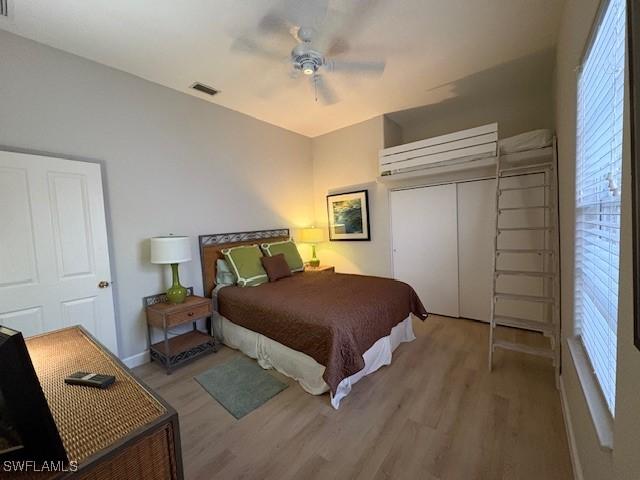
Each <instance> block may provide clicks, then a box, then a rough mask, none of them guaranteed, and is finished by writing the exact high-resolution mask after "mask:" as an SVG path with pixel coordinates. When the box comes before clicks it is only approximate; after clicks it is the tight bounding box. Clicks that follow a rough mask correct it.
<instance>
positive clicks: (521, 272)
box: [495, 270, 555, 278]
mask: <svg viewBox="0 0 640 480" xmlns="http://www.w3.org/2000/svg"><path fill="white" fill-rule="evenodd" d="M495 275H496V276H499V275H519V276H523V277H546V278H553V277H555V273H553V272H534V271H530V270H496V271H495Z"/></svg>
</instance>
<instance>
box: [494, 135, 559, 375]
mask: <svg viewBox="0 0 640 480" xmlns="http://www.w3.org/2000/svg"><path fill="white" fill-rule="evenodd" d="M550 150H551V151H552V153H550V154H548V155H546V157H545V158H543V160H544V161H541V160H538V161H537V162H536V163H528V164H521V165H517V164H515V165H514V164H513V163H509V162H508V161H505V160H504V159H503V158H501V155H500V152H498V157H497V162H496V217H495V218H496V224H495V236H494V256H493V282H492V283H493V288H492V301H491V317H490V331H489V369H490V370H491V369H493V354H494V352H495V349H496V348H502V349H506V350H514V351H517V352H522V353H527V354H531V355H537V356H541V357H546V358H550V359H552V360H553V364H554V367H555V379H556V386H557V385H558V382H559V373H560V295H559V294H560V278H559V274H558V272H559V271H560V269H559V258H558V257H559V255H558V252H559V240H558V209H557V199H558V190H557V153H556V140H555V138H554V140H553V148H552V149H550ZM506 158H508V156H506ZM528 174H543V175H541V177H542V178H544V180H543V181H542V182H538V183H535V184H532V185H528V184H527V185H523V186H520V185H514V184H513V183H509V180H507V179H509V178H510V177H513V176H516V175H518V176H519V175H528ZM505 184H506V185H505ZM516 191H523V192H525V194H523V195H522V198H523V199H525V202H526V199H527V197H529V199H530V197H531V196H530V195H527V194H526V192H529V193H530V192H536V191H539V192H544V202H543V203H540V202H539V201H538V202H537V203H532V204H531V205H527V204H525V205H518V206H503V204H501V200H504V195H503V194H504V193H505V192H516ZM516 211H522V212H527V211H542V212H544V215H543V218H544V224H542V225H534V226H532V225H522V226H520V225H516V226H509V227H503V226H502V225H503V224H504V222H501V219H502V218H503V217H504V216H505V215H509V214H510V213H513V212H516ZM511 232H528V233H529V234H530V235H539V236H540V239H538V240H539V241H540V245H539V246H540V248H531V245H527V246H525V247H523V248H514V246H513V245H510V246H509V247H510V248H504V247H503V246H502V244H503V243H504V241H501V237H502V236H503V235H505V234H507V235H509V234H510V233H511ZM503 240H504V239H503ZM541 240H543V241H541ZM516 247H517V246H516ZM507 254H508V255H515V256H517V257H520V256H529V257H530V256H531V255H538V256H539V257H540V260H541V261H540V262H537V263H538V264H539V265H540V266H541V268H540V269H538V270H531V269H523V270H516V269H506V268H504V267H502V266H501V262H500V258H501V256H503V255H507ZM513 277H532V278H537V279H539V280H540V281H542V282H543V284H542V285H543V288H542V291H543V294H541V295H531V292H526V293H518V292H516V293H514V292H513V291H511V292H501V291H498V289H497V287H498V279H500V278H513ZM505 300H508V301H510V302H512V304H516V305H517V304H521V302H526V303H532V302H534V303H537V304H542V308H541V311H542V317H543V318H539V319H528V318H521V317H516V316H508V315H502V314H499V313H497V310H498V309H497V306H498V304H499V303H500V302H502V301H505ZM499 327H515V328H520V329H524V330H529V331H534V332H540V333H542V334H544V335H545V336H546V337H548V338H549V344H548V346H545V347H533V346H529V345H526V344H523V343H518V342H513V341H506V340H503V339H499V338H498V337H497V335H496V331H497V329H498V328H499Z"/></svg>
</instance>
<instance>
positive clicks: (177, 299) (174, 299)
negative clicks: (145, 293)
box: [167, 263, 187, 304]
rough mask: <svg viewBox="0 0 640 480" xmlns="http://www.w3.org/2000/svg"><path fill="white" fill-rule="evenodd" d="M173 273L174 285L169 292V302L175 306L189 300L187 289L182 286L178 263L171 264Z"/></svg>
mask: <svg viewBox="0 0 640 480" xmlns="http://www.w3.org/2000/svg"><path fill="white" fill-rule="evenodd" d="M171 271H172V273H173V285H171V287H169V290H167V302H169V303H173V304H178V303H184V301H185V299H186V298H187V289H186V288H184V287H183V286H182V285H180V278H179V277H178V264H177V263H172V264H171Z"/></svg>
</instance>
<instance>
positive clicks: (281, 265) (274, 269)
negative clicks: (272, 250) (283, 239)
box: [261, 253, 291, 282]
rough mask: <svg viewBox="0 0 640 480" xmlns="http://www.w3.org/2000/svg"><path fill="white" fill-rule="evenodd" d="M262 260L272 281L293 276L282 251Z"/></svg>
mask: <svg viewBox="0 0 640 480" xmlns="http://www.w3.org/2000/svg"><path fill="white" fill-rule="evenodd" d="M261 260H262V266H263V267H264V269H265V270H266V271H267V275H268V276H269V281H270V282H275V281H276V280H280V279H281V278H285V277H290V276H291V269H290V268H289V264H287V261H286V260H285V258H284V255H283V254H282V253H279V254H277V255H274V256H273V257H262V258H261Z"/></svg>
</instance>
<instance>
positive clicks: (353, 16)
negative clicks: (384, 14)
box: [312, 0, 380, 55]
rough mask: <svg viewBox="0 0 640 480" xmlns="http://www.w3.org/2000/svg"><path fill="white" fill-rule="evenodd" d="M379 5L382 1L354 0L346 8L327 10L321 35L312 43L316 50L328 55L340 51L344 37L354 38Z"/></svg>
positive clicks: (320, 31)
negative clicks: (330, 52)
mask: <svg viewBox="0 0 640 480" xmlns="http://www.w3.org/2000/svg"><path fill="white" fill-rule="evenodd" d="M379 3H380V0H352V1H349V2H346V5H347V7H346V8H341V9H334V8H330V9H327V13H326V15H325V18H324V20H323V21H322V24H321V25H320V27H319V28H318V31H319V34H318V35H317V37H316V38H315V39H314V40H313V42H312V43H313V46H314V48H316V49H317V50H319V51H320V52H325V53H326V54H327V55H329V53H328V52H329V51H331V50H337V51H340V48H341V45H340V43H341V42H343V37H353V36H354V35H355V34H356V33H357V32H358V31H359V30H360V29H361V28H362V27H363V26H364V25H366V22H367V20H368V19H369V17H370V16H371V14H372V13H373V11H374V10H375V8H376V6H377V5H378V4H379ZM333 54H334V55H335V54H336V53H333Z"/></svg>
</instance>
